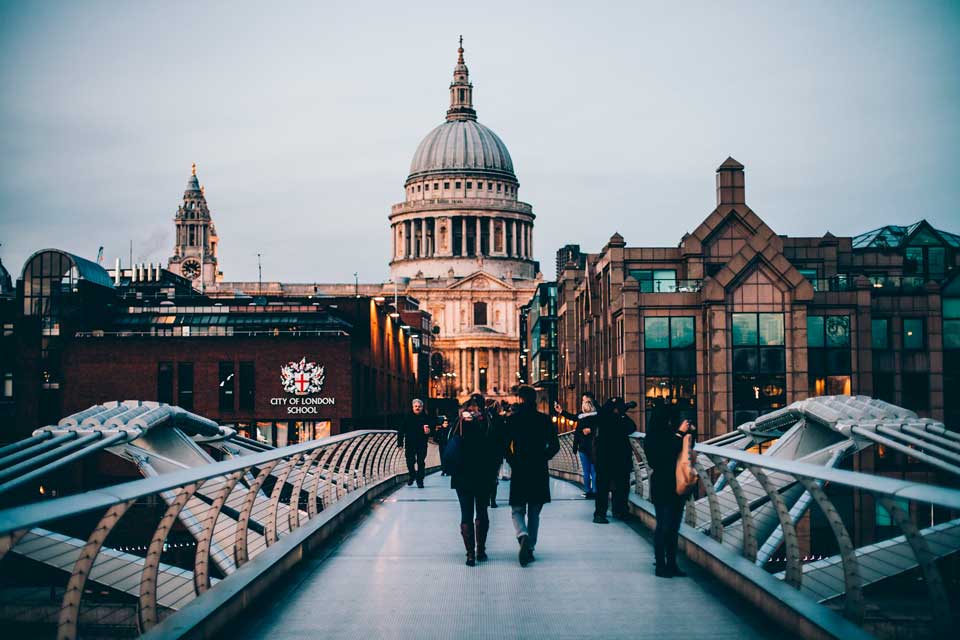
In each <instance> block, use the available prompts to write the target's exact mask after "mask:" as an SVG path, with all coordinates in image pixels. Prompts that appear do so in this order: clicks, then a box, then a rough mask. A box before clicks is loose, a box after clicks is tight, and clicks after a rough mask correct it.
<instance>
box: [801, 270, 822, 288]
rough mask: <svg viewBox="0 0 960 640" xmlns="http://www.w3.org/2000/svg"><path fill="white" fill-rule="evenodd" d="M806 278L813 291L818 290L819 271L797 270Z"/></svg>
mask: <svg viewBox="0 0 960 640" xmlns="http://www.w3.org/2000/svg"><path fill="white" fill-rule="evenodd" d="M797 271H799V272H800V275H802V276H803V277H804V278H806V279H807V280H809V281H810V284H812V285H813V290H814V291H816V290H817V270H816V269H797Z"/></svg>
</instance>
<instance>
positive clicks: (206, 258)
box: [167, 164, 223, 290]
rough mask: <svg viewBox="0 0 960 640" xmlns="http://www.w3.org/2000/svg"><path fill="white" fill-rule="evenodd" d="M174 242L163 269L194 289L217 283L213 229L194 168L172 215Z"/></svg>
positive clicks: (218, 275) (218, 274) (215, 238)
mask: <svg viewBox="0 0 960 640" xmlns="http://www.w3.org/2000/svg"><path fill="white" fill-rule="evenodd" d="M174 223H175V224H176V242H175V244H174V247H173V255H172V256H171V257H170V260H169V261H168V262H167V269H169V270H170V271H172V272H173V273H176V274H178V275H181V276H183V277H185V278H189V279H190V280H193V281H194V286H195V287H197V288H198V289H201V290H202V289H203V288H204V287H205V286H207V285H210V284H213V283H215V282H218V281H220V279H221V278H222V277H223V274H222V273H221V272H220V271H218V270H217V242H218V238H217V230H216V228H215V227H214V226H213V220H212V219H211V218H210V209H209V208H208V207H207V198H206V195H205V194H204V189H203V187H201V186H200V181H199V180H198V179H197V165H196V164H194V165H193V167H192V168H191V173H190V179H189V180H188V181H187V189H186V191H184V192H183V203H182V204H181V205H180V207H179V208H178V209H177V214H176V216H174Z"/></svg>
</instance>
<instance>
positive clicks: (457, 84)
mask: <svg viewBox="0 0 960 640" xmlns="http://www.w3.org/2000/svg"><path fill="white" fill-rule="evenodd" d="M476 119H477V112H476V110H474V108H473V85H472V84H470V70H469V69H467V65H466V63H465V62H464V61H463V36H460V48H459V49H457V66H455V67H454V68H453V82H451V83H450V108H449V109H447V122H453V121H454V120H476Z"/></svg>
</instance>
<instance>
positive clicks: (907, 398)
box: [903, 373, 930, 414]
mask: <svg viewBox="0 0 960 640" xmlns="http://www.w3.org/2000/svg"><path fill="white" fill-rule="evenodd" d="M903 406H904V408H906V409H910V410H911V411H916V412H917V413H919V414H923V413H926V412H927V411H928V410H929V409H930V376H929V375H928V374H926V373H904V374H903Z"/></svg>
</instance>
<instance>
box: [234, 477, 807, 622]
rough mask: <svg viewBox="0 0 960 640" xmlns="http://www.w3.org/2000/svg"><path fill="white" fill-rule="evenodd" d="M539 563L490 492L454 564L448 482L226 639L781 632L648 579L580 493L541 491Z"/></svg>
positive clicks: (401, 496) (299, 576)
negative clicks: (483, 546) (469, 557)
mask: <svg viewBox="0 0 960 640" xmlns="http://www.w3.org/2000/svg"><path fill="white" fill-rule="evenodd" d="M551 482H552V483H553V485H552V492H553V498H554V501H553V503H551V504H549V505H547V506H546V507H544V511H543V516H542V521H541V533H540V542H539V543H538V545H537V562H536V563H534V564H532V565H530V566H529V567H526V568H521V567H520V566H519V564H518V563H517V544H516V540H515V538H514V536H513V530H512V526H511V523H510V511H509V507H507V506H506V497H507V493H508V489H509V483H506V482H501V483H500V490H499V500H500V504H501V507H500V508H499V509H491V510H490V515H491V531H490V539H489V541H488V553H489V555H490V560H489V561H487V562H485V563H483V564H481V565H479V566H477V567H475V568H472V569H471V568H470V567H466V566H464V564H463V545H462V543H461V541H460V534H459V530H458V527H457V525H458V520H459V509H458V507H457V501H456V495H455V493H454V492H453V491H452V490H450V488H449V479H448V478H443V477H440V476H439V475H433V476H430V477H428V478H427V483H426V488H424V489H417V488H416V487H404V488H402V489H400V490H398V491H396V492H395V493H393V494H391V495H389V496H387V497H386V498H385V499H384V500H383V501H382V502H381V503H378V504H377V505H376V506H374V507H373V509H372V510H371V511H370V512H369V513H368V514H367V515H365V516H364V517H362V518H361V520H360V521H359V522H358V523H357V525H356V526H354V527H353V528H352V529H351V530H350V531H349V532H348V533H347V534H346V535H345V536H344V537H343V538H342V539H341V540H340V541H339V542H338V543H336V544H335V545H334V546H332V547H331V548H328V549H327V550H326V551H325V552H324V553H322V554H318V555H317V556H316V557H311V558H307V559H306V560H305V561H304V563H303V564H302V565H301V567H300V568H299V569H297V570H296V571H295V572H294V573H293V574H291V576H290V579H289V580H288V581H287V583H286V586H285V587H284V589H283V590H282V591H279V592H274V593H272V594H271V595H270V596H269V602H264V601H260V602H256V603H253V605H252V606H250V607H248V608H247V611H248V612H249V617H247V618H245V619H244V620H242V621H238V624H237V625H236V627H237V628H236V629H234V630H233V632H231V633H229V634H228V635H229V636H231V637H235V638H271V640H281V639H284V638H303V637H315V638H320V637H327V638H359V639H361V640H373V639H374V638H377V639H380V638H418V639H421V638H497V639H500V638H551V639H554V638H585V637H603V638H627V637H629V638H658V639H663V638H684V639H690V638H710V639H711V640H722V639H724V638H730V639H731V640H734V639H739V638H755V637H778V638H786V637H789V636H788V634H786V633H784V631H783V630H781V629H779V628H775V627H774V626H772V625H771V624H770V623H768V622H766V621H765V620H764V619H763V618H762V617H761V616H760V614H759V613H758V612H756V610H754V609H752V608H751V607H750V606H749V605H748V604H746V603H745V602H743V601H741V600H739V599H738V598H737V597H736V596H733V595H731V594H729V593H727V592H726V591H725V589H724V587H723V586H722V585H720V584H719V583H718V582H716V581H715V580H713V579H712V578H711V577H709V576H707V575H706V574H704V573H703V572H702V571H699V570H697V569H696V567H689V566H688V567H687V568H688V571H689V573H690V577H689V578H674V579H671V580H664V579H661V578H656V577H655V576H654V575H653V567H652V563H653V548H652V546H651V543H650V537H649V535H648V534H646V532H643V535H638V533H637V531H635V530H634V529H633V528H632V527H631V526H630V525H628V524H626V523H623V522H618V521H615V520H614V521H611V524H609V525H595V524H593V523H592V522H591V517H592V503H591V502H588V501H586V500H584V499H582V498H581V497H580V491H579V489H578V488H576V487H574V486H573V485H571V484H568V483H565V482H561V481H557V480H551Z"/></svg>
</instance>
